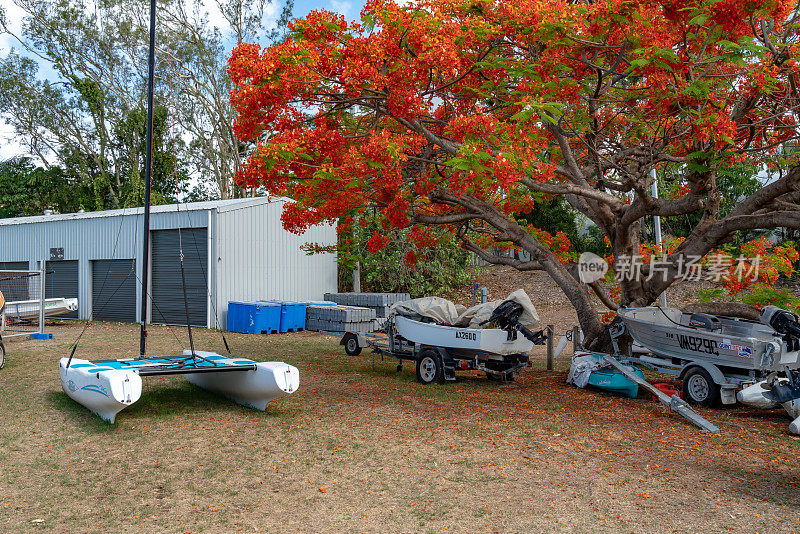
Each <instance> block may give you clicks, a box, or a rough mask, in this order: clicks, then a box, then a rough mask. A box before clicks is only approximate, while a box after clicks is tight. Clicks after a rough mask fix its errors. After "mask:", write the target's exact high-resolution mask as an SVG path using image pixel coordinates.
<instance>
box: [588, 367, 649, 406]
mask: <svg viewBox="0 0 800 534" xmlns="http://www.w3.org/2000/svg"><path fill="white" fill-rule="evenodd" d="M633 372H634V373H635V374H636V375H637V376H638V377H639V378H641V379H642V380H644V374H642V372H641V371H640V370H639V369H636V368H635V367H634V368H633ZM589 385H590V386H592V387H595V388H597V389H602V390H603V391H608V392H611V393H616V394H618V395H624V396H625V397H629V398H631V399H635V398H636V397H637V396H638V395H639V386H638V385H637V384H636V383H635V382H633V381H632V380H630V379H629V378H627V377H626V376H625V375H623V374H622V373H618V372H616V371H614V370H613V369H598V370H597V371H594V372H592V374H591V375H590V376H589Z"/></svg>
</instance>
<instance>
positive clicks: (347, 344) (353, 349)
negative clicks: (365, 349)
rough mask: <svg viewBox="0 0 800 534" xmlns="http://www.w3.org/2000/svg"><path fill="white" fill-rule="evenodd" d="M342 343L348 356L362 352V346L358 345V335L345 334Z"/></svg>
mask: <svg viewBox="0 0 800 534" xmlns="http://www.w3.org/2000/svg"><path fill="white" fill-rule="evenodd" d="M342 343H343V344H344V351H345V352H346V353H347V355H348V356H358V355H359V354H361V347H360V346H359V345H358V336H357V335H355V334H353V333H348V334H345V335H344V339H343V340H342Z"/></svg>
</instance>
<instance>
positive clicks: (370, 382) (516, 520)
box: [0, 299, 800, 533]
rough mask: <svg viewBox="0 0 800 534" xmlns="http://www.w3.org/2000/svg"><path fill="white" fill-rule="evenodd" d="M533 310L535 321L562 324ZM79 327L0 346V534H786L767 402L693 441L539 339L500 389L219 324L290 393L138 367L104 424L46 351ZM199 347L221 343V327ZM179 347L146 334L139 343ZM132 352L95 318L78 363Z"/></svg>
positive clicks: (787, 460)
mask: <svg viewBox="0 0 800 534" xmlns="http://www.w3.org/2000/svg"><path fill="white" fill-rule="evenodd" d="M535 302H536V304H537V306H538V307H539V308H540V313H541V314H542V316H543V317H546V318H547V319H546V322H551V321H552V322H554V323H556V324H557V325H560V327H561V328H564V329H565V328H566V327H567V326H568V325H569V324H570V321H572V319H571V316H570V312H569V311H568V310H565V309H563V308H562V307H561V306H560V305H559V304H558V303H556V304H555V305H553V304H552V303H547V304H545V305H541V304H540V302H541V301H536V299H535ZM80 328H82V325H80V324H69V325H66V326H64V325H60V326H53V327H51V328H50V330H51V331H53V332H54V333H55V334H56V339H55V340H53V341H49V342H41V341H32V340H24V341H23V340H11V341H9V342H8V343H7V345H8V361H7V364H6V367H5V368H4V369H2V370H0V497H1V498H2V501H0V509H1V510H2V511H0V530H10V531H15V532H16V531H22V532H25V531H48V532H52V531H67V532H90V531H113V532H120V531H122V532H124V531H129V532H146V531H159V532H201V531H205V532H236V531H244V532H260V531H271V532H288V531H302V532H317V531H319V532H378V531H380V532H445V531H446V532H495V531H497V532H542V531H558V532H563V531H568V532H569V531H575V532H648V533H649V532H690V531H691V532H693V531H701V532H719V531H727V530H733V531H738V532H794V531H798V530H800V502H799V499H800V473H798V456H799V455H800V439H798V438H796V437H792V436H790V435H789V434H788V432H787V426H788V422H789V421H788V418H787V416H786V415H785V414H784V413H783V412H782V411H777V410H776V411H774V412H766V413H762V412H757V411H753V410H748V409H744V408H737V409H725V410H701V413H702V414H703V415H704V416H705V417H707V418H708V419H710V420H712V421H714V422H715V423H717V424H718V425H719V426H720V427H721V428H722V433H721V434H720V435H708V434H702V433H700V432H699V431H698V430H696V429H695V428H693V427H690V426H687V425H686V424H684V423H683V422H682V421H681V420H679V419H677V418H676V417H675V416H674V415H671V414H669V413H667V412H666V411H665V410H664V409H663V408H661V407H660V406H659V405H656V404H655V403H653V402H651V401H649V400H646V399H644V398H640V399H637V400H627V399H620V398H615V397H610V396H606V395H602V394H600V393H597V392H594V391H586V390H578V389H574V388H572V387H570V386H567V385H566V384H565V383H564V376H565V373H564V369H565V368H566V365H567V360H564V359H563V357H562V359H561V360H560V361H559V362H558V363H559V369H560V370H559V371H558V372H550V373H548V372H546V371H543V370H541V368H542V365H541V357H542V355H543V353H542V352H541V350H540V351H539V352H537V354H536V355H537V357H538V358H539V359H538V360H537V363H536V365H535V367H534V369H532V370H530V371H528V372H526V373H525V374H524V375H523V376H522V377H521V379H520V380H519V381H518V382H516V383H510V384H499V383H495V382H489V381H487V380H486V379H485V378H484V377H482V376H479V375H478V374H476V373H466V374H462V375H460V376H459V381H458V382H456V383H450V384H444V385H434V386H427V387H425V386H421V385H419V384H417V383H416V382H415V381H414V377H413V370H411V369H409V368H406V369H405V370H404V371H403V372H401V373H396V372H395V362H393V361H380V360H377V361H375V362H373V361H372V360H371V358H370V356H369V355H367V354H366V353H364V354H362V355H361V356H358V357H354V358H353V357H348V356H346V355H345V354H344V352H343V351H342V350H341V347H339V346H338V345H337V344H336V342H335V340H333V339H331V338H327V337H324V336H320V335H316V334H310V333H300V334H282V335H272V336H247V335H238V334H229V335H228V336H229V337H228V341H229V342H230V344H231V347H232V348H233V349H234V351H235V352H236V353H237V355H240V356H244V357H252V358H254V359H270V360H279V359H280V360H284V361H287V362H289V363H292V364H294V365H296V366H298V367H299V368H300V372H301V389H300V390H299V391H298V392H297V393H295V394H294V395H292V396H291V397H288V398H285V399H282V400H278V401H275V402H273V403H272V404H270V405H269V406H268V409H267V411H265V412H255V411H251V410H248V409H245V408H242V407H239V406H237V405H235V404H232V403H230V402H228V401H226V400H223V399H219V398H217V397H214V396H213V395H210V394H207V393H205V392H203V391H201V390H199V389H197V388H194V387H192V386H189V385H188V384H187V383H186V382H185V381H184V380H183V379H182V378H181V377H169V378H149V379H147V381H146V385H145V391H144V393H143V395H142V399H141V400H140V401H139V402H138V403H137V404H135V405H134V406H133V407H131V408H128V409H126V410H124V411H123V412H121V413H120V415H119V416H118V418H117V423H116V424H115V425H113V426H112V425H107V424H106V423H104V422H102V421H101V420H100V419H99V418H97V417H95V416H94V415H92V414H90V413H89V412H88V411H86V410H85V409H84V408H83V407H81V406H79V405H77V404H75V403H74V402H72V401H71V400H70V399H69V398H68V397H66V395H64V393H63V392H62V391H61V386H60V382H59V379H58V371H57V365H58V364H57V361H58V359H59V358H60V357H61V356H63V355H65V353H66V352H67V349H68V346H69V343H70V342H71V341H72V340H73V339H75V337H76V336H77V334H78V332H79V330H80ZM175 334H176V335H177V336H179V337H180V339H181V340H183V339H184V333H183V332H180V331H175ZM196 340H197V344H198V346H201V347H203V348H206V349H212V350H216V351H218V352H222V351H223V350H224V349H223V346H222V341H221V339H220V337H219V334H218V333H214V332H208V331H203V330H198V331H196ZM184 343H185V342H184ZM176 344H177V342H176V339H175V337H173V335H172V334H171V333H169V332H168V331H167V330H166V329H165V328H157V327H154V328H153V329H152V333H151V336H150V346H151V347H152V349H153V353H158V352H161V351H165V350H166V349H167V348H168V347H170V348H171V349H172V350H174V349H175V347H176ZM137 346H138V342H137V328H136V327H135V326H133V325H125V326H120V325H111V324H95V325H92V326H91V327H90V329H89V331H88V332H87V334H86V335H85V336H84V341H83V342H82V344H81V346H80V349H79V351H78V354H79V356H83V357H119V356H124V355H129V356H130V355H134V354H135V352H136V349H137ZM567 359H568V355H567Z"/></svg>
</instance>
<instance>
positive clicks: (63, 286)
mask: <svg viewBox="0 0 800 534" xmlns="http://www.w3.org/2000/svg"><path fill="white" fill-rule="evenodd" d="M78 266H79V262H78V260H64V261H48V262H46V264H45V277H44V279H45V286H44V298H46V299H52V298H65V299H71V298H78V299H80V297H78V294H79V281H80V272H79V269H78ZM78 303H80V300H79V301H78ZM58 318H59V319H77V318H78V312H77V311H74V312H69V313H65V314H63V315H59V316H58Z"/></svg>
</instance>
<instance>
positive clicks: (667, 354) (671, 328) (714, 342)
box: [618, 306, 800, 372]
mask: <svg viewBox="0 0 800 534" xmlns="http://www.w3.org/2000/svg"><path fill="white" fill-rule="evenodd" d="M618 313H619V316H620V317H621V318H622V320H623V321H624V322H625V326H626V327H627V329H628V331H629V332H630V334H631V336H632V337H633V339H634V341H636V342H638V343H640V344H641V345H643V346H644V347H646V348H647V349H648V350H649V351H651V352H652V353H653V354H655V355H656V356H660V357H662V358H675V359H677V360H681V361H698V360H704V361H708V362H711V363H713V364H715V365H718V366H724V367H731V368H738V369H744V370H759V371H763V372H770V371H780V370H783V369H784V367H785V366H788V367H790V368H793V369H794V368H798V367H800V353H798V351H792V352H790V351H787V350H786V346H785V344H784V342H783V341H782V339H781V338H780V337H779V336H777V335H776V334H775V332H774V331H773V330H772V329H771V328H770V327H769V326H767V325H764V324H761V323H757V322H754V321H747V320H743V319H734V318H729V317H719V318H718V319H719V321H720V323H719V324H720V328H719V329H717V330H707V329H703V328H690V327H689V326H687V325H685V324H683V323H684V322H685V321H686V316H687V314H683V313H682V312H681V311H680V310H677V309H674V308H659V307H657V306H650V307H646V308H627V309H621V310H620V311H619V312H618Z"/></svg>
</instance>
